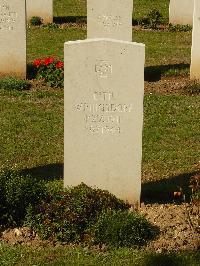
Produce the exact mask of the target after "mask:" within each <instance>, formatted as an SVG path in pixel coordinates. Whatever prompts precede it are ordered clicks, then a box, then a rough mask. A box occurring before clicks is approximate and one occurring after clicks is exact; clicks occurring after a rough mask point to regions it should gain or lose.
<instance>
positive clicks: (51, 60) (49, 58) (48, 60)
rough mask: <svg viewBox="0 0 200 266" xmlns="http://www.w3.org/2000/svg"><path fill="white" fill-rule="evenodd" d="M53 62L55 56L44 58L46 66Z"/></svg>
mask: <svg viewBox="0 0 200 266" xmlns="http://www.w3.org/2000/svg"><path fill="white" fill-rule="evenodd" d="M53 62H54V58H53V57H47V58H45V59H44V64H45V65H46V66H48V65H50V64H52V63H53Z"/></svg>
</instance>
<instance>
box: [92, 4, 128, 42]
mask: <svg viewBox="0 0 200 266" xmlns="http://www.w3.org/2000/svg"><path fill="white" fill-rule="evenodd" d="M132 13H133V1H132V0H88V1H87V38H88V39H92V38H112V39H117V40H123V41H132Z"/></svg>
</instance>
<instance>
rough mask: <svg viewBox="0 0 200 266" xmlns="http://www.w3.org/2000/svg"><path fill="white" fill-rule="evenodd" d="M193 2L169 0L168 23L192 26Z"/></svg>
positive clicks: (188, 0) (192, 0) (189, 0)
mask: <svg viewBox="0 0 200 266" xmlns="http://www.w3.org/2000/svg"><path fill="white" fill-rule="evenodd" d="M193 10H194V0H170V6H169V23H171V24H175V25H176V24H180V25H187V24H189V25H192V24H193Z"/></svg>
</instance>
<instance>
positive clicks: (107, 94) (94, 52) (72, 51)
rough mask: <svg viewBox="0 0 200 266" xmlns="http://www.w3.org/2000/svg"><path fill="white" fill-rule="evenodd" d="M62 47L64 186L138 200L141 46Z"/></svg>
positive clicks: (88, 43)
mask: <svg viewBox="0 0 200 266" xmlns="http://www.w3.org/2000/svg"><path fill="white" fill-rule="evenodd" d="M64 50H65V55H64V57H65V89H64V90H65V100H64V104H65V116H64V117H65V118H64V124H65V133H64V138H65V144H64V184H65V186H68V185H72V186H75V185H78V184H80V183H81V182H84V183H85V184H87V185H89V186H92V187H98V188H100V189H106V190H108V191H110V192H111V193H113V194H114V195H116V196H117V197H119V198H121V199H123V200H127V201H128V202H129V203H132V204H134V203H139V201H140V192H141V159H142V124H143V93H144V50H145V49H144V45H143V44H137V43H131V42H125V41H117V40H113V39H90V40H85V41H75V42H67V43H65V49H64Z"/></svg>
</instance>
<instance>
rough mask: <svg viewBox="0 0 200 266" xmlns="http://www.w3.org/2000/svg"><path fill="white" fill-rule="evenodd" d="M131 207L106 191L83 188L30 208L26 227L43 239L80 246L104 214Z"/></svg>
mask: <svg viewBox="0 0 200 266" xmlns="http://www.w3.org/2000/svg"><path fill="white" fill-rule="evenodd" d="M128 207H129V206H128V205H127V204H125V203H124V202H122V201H121V200H118V199H117V198H116V197H115V196H113V195H111V194H110V193H109V192H107V191H102V190H100V189H92V188H90V187H88V186H86V185H85V184H81V185H79V186H76V187H74V188H71V189H68V190H66V191H62V192H58V193H54V194H53V195H51V196H49V197H48V198H47V199H46V200H44V201H42V202H41V204H40V205H39V206H35V207H31V208H30V209H29V212H28V215H27V224H28V225H29V226H31V227H33V228H34V230H35V231H36V232H37V233H38V234H39V235H40V236H41V237H42V238H44V239H49V238H50V239H56V240H58V241H62V242H68V243H69V242H78V241H81V240H82V239H83V238H84V235H85V233H86V231H87V229H88V228H89V227H90V226H91V225H92V224H93V223H94V222H95V221H96V220H97V217H98V216H99V215H100V214H101V213H102V212H103V211H106V210H120V209H127V208H128Z"/></svg>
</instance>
